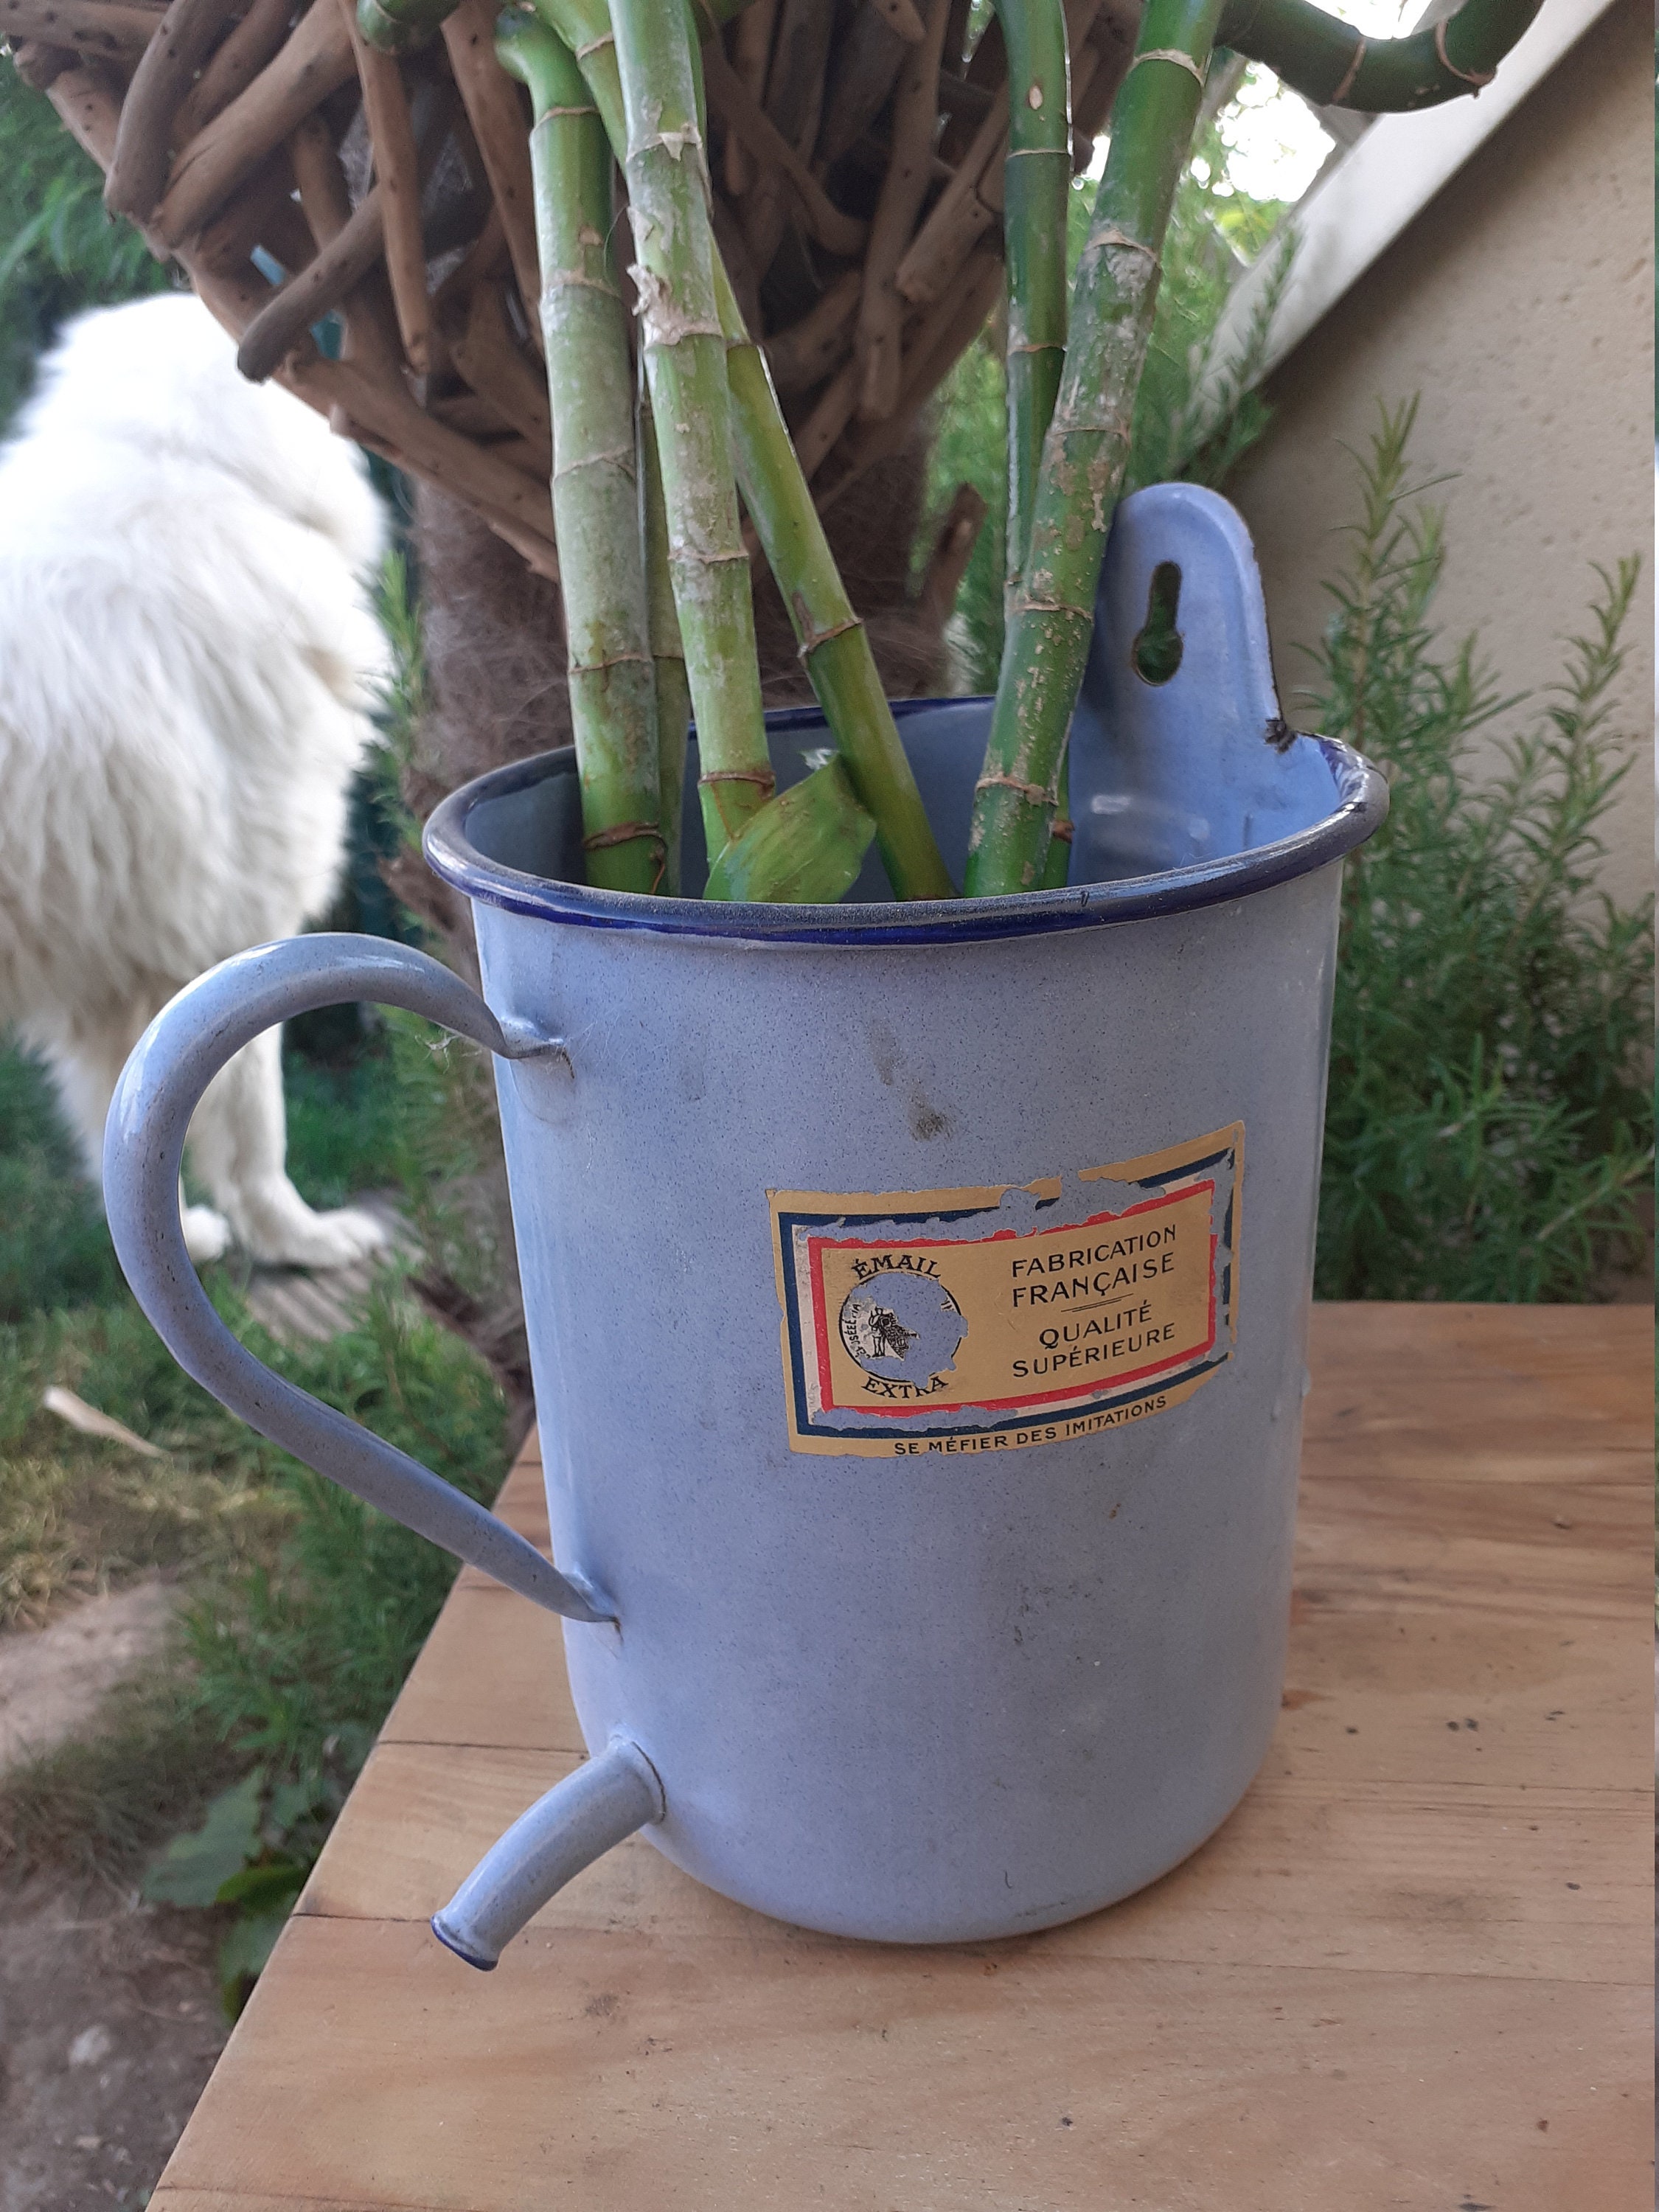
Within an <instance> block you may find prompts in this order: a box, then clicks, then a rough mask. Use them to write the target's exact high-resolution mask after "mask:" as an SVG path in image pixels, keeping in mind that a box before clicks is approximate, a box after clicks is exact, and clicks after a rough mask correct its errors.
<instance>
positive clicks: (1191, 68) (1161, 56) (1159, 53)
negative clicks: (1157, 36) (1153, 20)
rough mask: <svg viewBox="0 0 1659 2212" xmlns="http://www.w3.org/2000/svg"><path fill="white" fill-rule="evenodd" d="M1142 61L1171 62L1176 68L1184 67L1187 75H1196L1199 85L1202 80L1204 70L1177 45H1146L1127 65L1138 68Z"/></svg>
mask: <svg viewBox="0 0 1659 2212" xmlns="http://www.w3.org/2000/svg"><path fill="white" fill-rule="evenodd" d="M1142 62H1173V63H1174V64H1175V65H1176V68H1177V69H1184V70H1186V72H1187V74H1188V76H1190V77H1196V78H1197V80H1198V82H1199V83H1200V85H1201V84H1202V83H1203V82H1204V71H1203V70H1201V69H1200V67H1199V65H1198V64H1197V63H1196V62H1195V61H1194V59H1193V58H1192V56H1191V55H1190V54H1183V53H1182V51H1181V49H1180V47H1179V46H1148V47H1147V48H1146V52H1144V53H1139V54H1137V55H1136V56H1135V58H1134V59H1133V61H1132V62H1131V63H1130V64H1129V67H1130V68H1131V69H1132V70H1133V69H1139V67H1140V64H1142Z"/></svg>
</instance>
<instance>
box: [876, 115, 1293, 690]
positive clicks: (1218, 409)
mask: <svg viewBox="0 0 1659 2212" xmlns="http://www.w3.org/2000/svg"><path fill="white" fill-rule="evenodd" d="M1094 200H1095V186H1094V184H1093V182H1092V181H1091V179H1089V178H1086V177H1079V179H1076V181H1075V182H1074V183H1073V186H1072V193H1071V199H1070V202H1069V204H1068V207H1067V210H1066V215H1067V226H1066V227H1067V240H1066V263H1067V266H1068V269H1070V270H1075V269H1076V266H1077V261H1078V257H1079V254H1080V253H1081V252H1082V251H1083V245H1084V240H1085V238H1086V237H1087V235H1088V230H1089V222H1090V217H1091V213H1092V210H1093V207H1094ZM1282 213H1283V210H1282V208H1281V207H1280V206H1279V204H1278V203H1277V202H1275V201H1265V200H1252V199H1250V198H1249V197H1247V196H1246V195H1245V194H1243V193H1242V192H1239V191H1235V190H1234V189H1233V187H1232V186H1231V185H1230V184H1229V183H1228V182H1227V179H1226V174H1225V148H1223V146H1222V145H1221V143H1220V141H1219V139H1218V137H1217V136H1216V134H1215V132H1214V131H1213V130H1212V131H1210V132H1208V133H1207V134H1206V137H1204V138H1203V139H1202V140H1200V143H1199V145H1198V147H1197V148H1196V149H1195V151H1194V156H1193V159H1192V161H1191V162H1190V163H1189V165H1188V170H1187V173H1186V175H1185V176H1184V177H1183V179H1182V184H1181V189H1180V191H1178V192H1177V194H1176V204H1175V209H1174V212H1173V214H1172V215H1171V216H1170V230H1169V235H1168V238H1167V239H1166V240H1165V244H1164V276H1163V280H1162V283H1161V284H1160V287H1159V290H1158V309H1157V314H1156V317H1155V319H1154V321H1153V325H1152V338H1151V341H1150V343H1149V345H1148V348H1147V355H1146V370H1145V373H1144V374H1143V375H1142V378H1141V384H1140V393H1139V398H1138V400H1137V402H1136V404H1135V417H1134V437H1133V446H1132V447H1131V451H1130V456H1129V461H1128V466H1127V473H1126V476H1125V480H1124V488H1125V489H1126V491H1134V490H1138V489H1139V488H1140V487H1141V486H1142V485H1143V484H1148V483H1164V482H1167V481H1169V480H1170V479H1171V478H1175V477H1180V478H1183V479H1185V480H1187V481H1189V482H1192V483H1207V484H1219V483H1221V482H1222V481H1223V480H1224V479H1225V477H1226V475H1227V473H1228V471H1230V470H1231V468H1232V467H1233V465H1234V464H1235V463H1236V462H1237V460H1238V459H1240V457H1241V456H1242V455H1243V453H1245V452H1246V450H1247V449H1248V448H1249V447H1250V446H1252V445H1253V444H1254V443H1255V441H1256V440H1257V439H1258V438H1259V437H1260V436H1261V433H1262V432H1263V430H1264V429H1265V428H1267V419H1268V410H1267V403H1266V401H1265V400H1263V399H1262V398H1261V396H1260V394H1259V393H1258V392H1255V389H1254V386H1255V379H1256V375H1257V373H1258V371H1259V368H1260V366H1261V358H1262V355H1263V351H1264V349H1265V345H1266V340H1267V326H1268V323H1269V321H1270V320H1271V318H1272V313H1273V307H1274V306H1275V304H1276V302H1277V300H1278V297H1279V292H1280V290H1281V289H1282V288H1283V285H1284V282H1285V277H1286V276H1287V275H1288V273H1289V270H1290V250H1289V247H1288V246H1286V247H1285V248H1284V249H1282V250H1280V251H1279V252H1278V254H1277V257H1276V259H1275V264H1274V271H1273V283H1272V284H1271V285H1270V286H1269V287H1268V288H1267V294H1266V296H1265V297H1264V300H1263V301H1262V303H1261V307H1260V308H1259V310H1258V312H1257V313H1256V315H1255V317H1254V319H1253V320H1252V325H1251V328H1250V330H1249V332H1248V333H1247V335H1246V338H1245V342H1244V343H1243V345H1242V346H1241V347H1240V349H1238V351H1237V353H1236V354H1235V355H1234V356H1232V358H1231V359H1230V360H1229V361H1227V362H1212V359H1211V357H1210V356H1211V341H1212V337H1213V335H1214V332H1215V329H1216V325H1217V324H1218V321H1219V320H1220V317H1221V313H1222V309H1223V308H1224V307H1225V304H1226V300H1227V294H1228V291H1229V290H1230V289H1231V284H1232V283H1233V280H1234V278H1235V276H1237V274H1238V272H1239V271H1240V270H1241V269H1242V268H1243V265H1244V262H1245V261H1246V260H1247V259H1249V258H1252V257H1253V256H1254V255H1255V254H1256V253H1257V252H1260V251H1261V249H1262V248H1263V247H1264V246H1265V245H1266V243H1267V240H1268V238H1269V237H1270V235H1271V234H1272V232H1273V226H1274V225H1275V223H1276V222H1278V220H1279V216H1280V215H1281V214H1282ZM1003 343H1004V339H1003V331H1002V325H1001V319H1000V316H999V317H997V318H995V319H994V320H993V322H992V324H991V325H989V327H988V328H987V330H986V331H984V332H983V333H982V334H981V337H979V338H978V339H976V340H975V343H974V344H972V345H971V346H969V349H968V350H967V352H966V353H965V354H963V356H962V358H961V360H960V361H958V362H957V365H956V367H955V368H953V369H952V370H951V374H950V375H949V376H948V377H947V378H946V379H945V382H944V384H943V385H942V386H940V388H939V394H938V396H937V398H935V400H934V403H933V448H932V451H931V453H930V455H929V459H928V501H929V505H930V507H933V508H936V509H937V510H938V511H939V512H941V513H942V512H943V511H944V509H945V507H948V506H949V504H950V501H951V497H952V495H954V493H955V491H956V488H957V485H958V484H959V483H971V484H972V485H973V486H974V487H975V490H977V491H978V492H979V494H980V495H981V497H982V498H983V500H984V501H985V504H986V509H987V513H986V518H985V523H984V526H983V528H982V529H981V532H980V534H979V541H978V543H977V544H975V548H974V553H973V558H972V560H971V561H970V562H969V566H968V572H967V574H966V575H965V576H964V578H963V584H962V589H961V591H960V592H958V594H957V623H956V629H957V635H958V639H959V642H960V645H961V648H962V651H963V658H964V659H965V662H966V666H965V668H964V670H963V675H964V678H965V680H966V682H967V685H968V688H969V689H970V690H976V691H991V690H995V688H996V680H997V670H998V667H999V665H1000V661H1001V658H1002V582H1003V548H1004V543H1005V530H1006V502H1007V490H1006V479H1005V453H1006V441H1007V428H1006V423H1007V416H1006V401H1005V397H1004V376H1003V368H1002V357H1001V356H1002V347H1003ZM918 542H919V544H923V545H925V544H927V543H928V542H929V533H927V532H922V533H921V536H920V538H919V541H918Z"/></svg>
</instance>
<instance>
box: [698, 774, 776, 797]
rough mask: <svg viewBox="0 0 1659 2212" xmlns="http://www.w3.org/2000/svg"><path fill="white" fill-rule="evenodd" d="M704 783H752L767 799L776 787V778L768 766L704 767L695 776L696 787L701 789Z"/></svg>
mask: <svg viewBox="0 0 1659 2212" xmlns="http://www.w3.org/2000/svg"><path fill="white" fill-rule="evenodd" d="M706 783H752V784H753V785H754V786H755V787H756V788H757V790H759V791H763V792H764V793H766V795H767V797H768V798H770V797H771V795H772V793H774V792H775V790H776V789H777V787H778V780H777V778H776V776H775V775H773V773H772V771H771V769H758V768H752V769H751V768H710V769H704V770H703V772H702V775H700V776H699V777H698V778H697V787H698V789H699V790H701V789H702V787H703V785H704V784H706Z"/></svg>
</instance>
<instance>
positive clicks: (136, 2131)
mask: <svg viewBox="0 0 1659 2212" xmlns="http://www.w3.org/2000/svg"><path fill="white" fill-rule="evenodd" d="M0 1930H3V1940H0V2145H3V2147H4V2148H3V2150H0V2212H80V2208H82V2207H87V2208H89V2207H92V2206H94V2205H103V2206H109V2205H112V2204H113V2205H131V2206H137V2205H141V2204H143V2203H146V2202H147V2201H148V2199H149V2192H150V2191H151V2189H152V2188H154V2186H155V2182H156V2180H157V2179H158V2178H159V2176H160V2174H161V2168H162V2167H163V2166H165V2165H166V2163H167V2158H168V2156H169V2154H170V2153H171V2152H172V2149H173V2145H174V2143H175V2142H177V2141H178V2139H179V2136H180V2134H181V2133H182V2132H183V2130H184V2124H185V2121H186V2120H187V2119H188V2118H189V2117H190V2114H191V2108H192V2106H194V2105H195V2102H196V2100H197V2097H198V2096H200V2094H201V2093H202V2088H203V2085H204V2083H205V2081H206V2080H207V2077H208V2075H210V2073H211V2071H212V2070H213V2062H214V2060H215V2059H216V2057H218V2055H219V2052H220V2051H221V2049H222V2047H223V2045H224V2041H225V2039H226V2037H227V2035H228V2033H229V2028H228V2024H227V2022H226V2021H225V2018H224V2015H223V2013H222V2011H221V2009H220V2006H219V1993H218V1985H217V1983H216V1978H215V1976H214V1972H213V1954H214V1949H215V1946H216V1943H217V1941H218V1930H217V1929H216V1927H215V1926H214V1924H213V1921H212V1917H211V1916H209V1915H206V1914H203V1913H199V1912H173V1911H168V1910H167V1908H165V1907H162V1906H156V1905H143V1904H140V1903H137V1902H135V1901H133V1900H131V1899H125V1898H122V1897H118V1896H114V1895H112V1893H110V1892H109V1891H108V1890H101V1889H100V1890H91V1891H88V1890H87V1889H84V1888H81V1889H71V1888H68V1887H64V1886H63V1885H61V1884H58V1883H53V1882H47V1881H35V1882H33V1883H31V1884H30V1885H29V1886H28V1887H27V1888H25V1889H23V1890H21V1891H13V1892H11V1893H9V1894H8V1895H5V1896H3V1897H0Z"/></svg>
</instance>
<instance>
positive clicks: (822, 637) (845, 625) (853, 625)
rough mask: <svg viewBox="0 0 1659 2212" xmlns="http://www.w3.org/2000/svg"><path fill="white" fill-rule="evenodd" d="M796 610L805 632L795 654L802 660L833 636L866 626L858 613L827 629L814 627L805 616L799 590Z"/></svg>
mask: <svg viewBox="0 0 1659 2212" xmlns="http://www.w3.org/2000/svg"><path fill="white" fill-rule="evenodd" d="M795 611H796V613H797V614H798V615H799V616H800V617H801V629H802V631H803V632H804V635H803V636H802V638H801V641H800V647H799V651H798V653H796V656H795V657H796V659H798V660H801V661H805V660H807V659H810V658H811V655H812V654H813V653H816V652H817V649H818V647H820V646H821V645H828V644H829V641H830V639H831V638H832V637H845V636H846V635H847V633H848V630H849V629H863V628H864V624H863V623H862V621H861V620H860V617H858V616H857V615H848V617H847V619H846V621H845V622H838V623H830V625H829V628H828V629H813V628H812V627H811V623H809V622H808V621H807V620H806V618H805V609H804V606H803V603H802V600H801V595H800V593H799V592H796V594H795Z"/></svg>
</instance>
